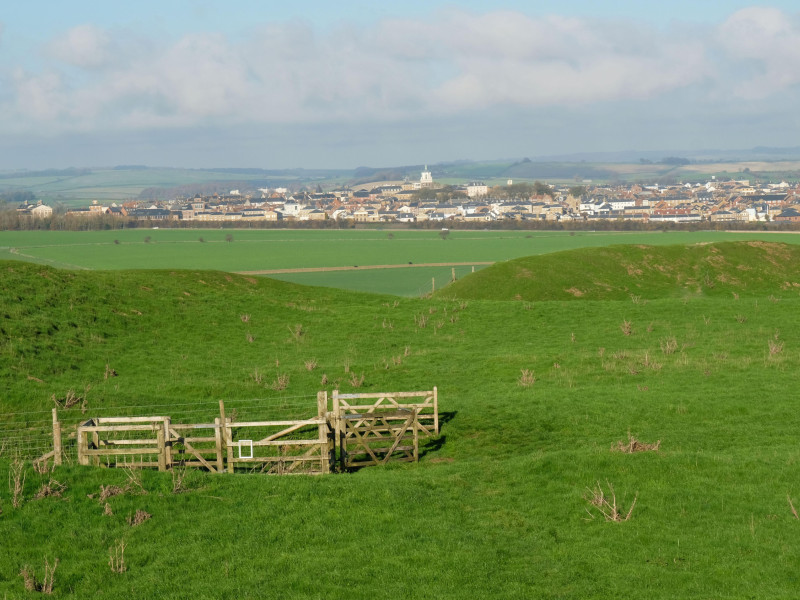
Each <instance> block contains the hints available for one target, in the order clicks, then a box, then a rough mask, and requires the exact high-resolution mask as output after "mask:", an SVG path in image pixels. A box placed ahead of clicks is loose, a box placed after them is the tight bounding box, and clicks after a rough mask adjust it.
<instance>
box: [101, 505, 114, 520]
mask: <svg viewBox="0 0 800 600" xmlns="http://www.w3.org/2000/svg"><path fill="white" fill-rule="evenodd" d="M103 514H104V515H105V516H106V517H112V516H114V511H113V510H111V505H110V504H109V503H108V502H106V505H105V506H104V507H103Z"/></svg>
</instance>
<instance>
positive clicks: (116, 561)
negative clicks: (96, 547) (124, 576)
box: [108, 540, 128, 573]
mask: <svg viewBox="0 0 800 600" xmlns="http://www.w3.org/2000/svg"><path fill="white" fill-rule="evenodd" d="M125 548H127V544H125V540H117V542H116V544H115V545H114V546H111V547H110V548H109V549H108V566H109V567H111V572H112V573H124V572H125V571H127V570H128V567H127V566H125Z"/></svg>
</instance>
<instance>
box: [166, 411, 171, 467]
mask: <svg viewBox="0 0 800 600" xmlns="http://www.w3.org/2000/svg"><path fill="white" fill-rule="evenodd" d="M170 425H172V419H170V418H169V417H166V418H165V419H164V465H165V466H166V468H167V469H171V468H172V435H171V434H170V432H169V428H170Z"/></svg>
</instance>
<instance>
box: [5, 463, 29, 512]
mask: <svg viewBox="0 0 800 600" xmlns="http://www.w3.org/2000/svg"><path fill="white" fill-rule="evenodd" d="M26 476H27V474H26V473H25V461H23V460H22V459H21V458H20V457H19V456H17V457H15V458H14V460H12V461H11V464H10V465H9V469H8V491H9V492H10V493H11V506H13V507H14V508H19V507H20V506H22V503H23V501H24V500H25V498H24V496H23V491H24V489H25V477H26Z"/></svg>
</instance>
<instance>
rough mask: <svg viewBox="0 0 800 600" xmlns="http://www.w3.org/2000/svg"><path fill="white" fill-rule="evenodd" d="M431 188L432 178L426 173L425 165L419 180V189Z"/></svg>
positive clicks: (429, 173)
mask: <svg viewBox="0 0 800 600" xmlns="http://www.w3.org/2000/svg"><path fill="white" fill-rule="evenodd" d="M432 186H433V176H432V175H431V172H430V171H428V165H425V170H424V171H423V172H422V174H421V176H420V178H419V187H421V188H429V187H432Z"/></svg>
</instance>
